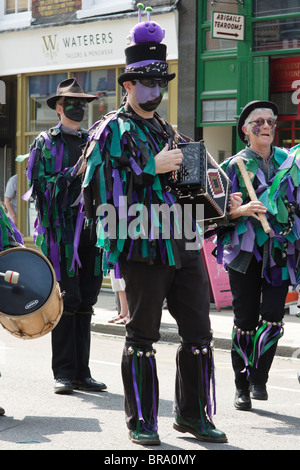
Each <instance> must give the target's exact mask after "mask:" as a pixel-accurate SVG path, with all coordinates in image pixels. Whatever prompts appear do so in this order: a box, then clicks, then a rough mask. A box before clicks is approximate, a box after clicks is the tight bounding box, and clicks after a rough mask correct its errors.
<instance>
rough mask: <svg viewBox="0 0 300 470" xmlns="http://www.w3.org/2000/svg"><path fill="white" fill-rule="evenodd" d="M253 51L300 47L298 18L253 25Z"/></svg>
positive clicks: (299, 22) (299, 21) (299, 20)
mask: <svg viewBox="0 0 300 470" xmlns="http://www.w3.org/2000/svg"><path fill="white" fill-rule="evenodd" d="M253 34H254V38H253V49H254V51H269V50H274V49H298V48H299V47H300V18H299V19H298V18H286V19H279V20H270V21H261V22H259V23H256V24H254V30H253Z"/></svg>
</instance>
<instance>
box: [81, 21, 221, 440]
mask: <svg viewBox="0 0 300 470" xmlns="http://www.w3.org/2000/svg"><path fill="white" fill-rule="evenodd" d="M147 26H149V22H148V23H142V22H141V21H140V22H139V23H138V25H136V27H135V28H134V30H133V32H132V34H131V40H132V42H131V44H130V45H129V47H127V48H126V49H125V55H126V64H127V65H126V70H125V72H124V73H122V74H121V75H120V76H119V79H118V81H119V84H120V85H123V87H124V88H125V90H126V103H125V104H124V105H122V106H121V107H120V108H119V109H118V110H117V111H114V112H112V113H110V114H108V115H107V116H105V117H104V118H103V120H101V121H100V122H99V123H98V125H97V127H95V129H94V132H93V134H92V136H91V139H90V144H89V146H88V147H87V151H86V156H87V170H86V173H85V179H84V182H83V187H84V197H85V207H86V211H87V217H89V214H91V211H90V210H89V203H90V202H91V201H92V200H93V199H95V200H96V205H97V206H98V205H99V207H98V213H99V214H100V211H101V208H103V207H106V208H107V209H108V210H109V209H110V208H111V207H112V206H114V207H115V212H116V213H117V214H116V217H117V220H116V224H112V226H110V225H109V223H108V227H106V222H105V217H101V216H99V222H98V232H97V233H98V244H99V245H100V246H103V248H104V249H105V256H104V270H107V269H109V268H114V271H115V275H116V277H117V278H120V277H123V278H124V280H125V284H126V295H127V301H128V307H129V312H130V320H129V322H128V323H127V324H126V340H125V346H124V350H123V356H122V377H123V384H124V394H125V414H126V423H127V426H128V428H129V438H130V439H131V441H132V442H134V443H136V444H142V445H159V444H160V438H159V435H158V424H157V412H158V401H159V396H158V378H157V373H156V359H155V350H154V349H153V343H154V342H156V341H158V340H159V338H160V333H159V327H160V321H161V313H162V305H163V302H164V299H165V298H167V302H168V309H169V311H170V313H171V315H172V316H173V317H174V318H175V319H176V322H177V324H178V328H179V333H180V336H181V345H180V346H179V348H178V351H177V358H176V384H175V413H176V417H175V421H174V425H173V426H174V428H175V429H176V430H177V431H179V432H183V433H185V432H188V433H191V434H193V435H194V436H195V437H196V439H198V440H200V441H207V442H218V443H223V442H227V438H226V435H225V434H224V433H223V432H222V431H219V430H218V429H216V428H215V426H214V424H213V421H212V416H213V414H214V411H215V407H214V404H213V403H212V400H211V394H210V385H211V384H213V386H214V380H213V377H214V363H213V348H212V332H211V327H210V320H209V289H208V278H207V275H206V272H205V269H204V266H203V262H202V258H201V254H200V252H199V251H197V250H196V251H187V250H186V249H185V242H186V240H185V239H184V238H183V237H182V238H181V239H176V240H175V239H174V238H173V236H172V235H169V236H168V237H165V236H164V235H165V233H163V230H164V228H166V226H165V227H164V226H163V224H162V223H160V221H159V220H157V221H156V220H155V221H154V223H153V224H152V225H151V220H150V212H151V208H153V205H154V204H158V205H161V204H165V205H166V206H167V207H169V208H172V207H174V203H175V200H174V198H173V197H172V195H171V194H170V193H168V191H167V190H166V185H167V182H168V177H169V175H170V172H171V171H174V170H177V169H178V168H179V165H180V163H181V161H182V153H181V151H180V150H179V149H173V150H170V149H169V146H168V141H169V139H171V140H174V141H180V140H181V137H180V136H179V135H178V134H177V133H176V132H175V130H174V129H173V128H172V126H171V125H170V124H169V123H168V122H166V121H164V120H163V119H162V118H161V117H160V116H159V114H158V113H157V112H155V110H156V108H157V107H158V105H159V104H160V102H161V100H162V97H163V94H164V91H165V89H166V88H167V86H168V83H169V81H170V80H172V79H174V77H175V74H169V72H168V65H167V62H166V46H165V45H164V44H162V43H161V40H162V39H163V37H164V31H163V30H162V28H161V27H160V26H159V25H158V24H157V23H154V22H153V21H151V26H152V29H153V31H152V33H151V32H150V31H149V28H147ZM126 202H128V206H127V205H126ZM123 203H124V204H125V205H124V206H123ZM137 206H138V207H139V209H138V210H140V211H143V209H145V213H147V214H148V215H149V219H148V220H144V226H143V227H142V228H138V227H137V228H136V230H135V234H131V232H130V227H129V224H130V220H132V218H131V219H130V217H129V220H127V213H130V212H131V213H132V214H134V213H136V207H137ZM103 214H104V213H103ZM103 214H102V215H103ZM174 216H175V223H174V226H175V225H176V223H177V222H178V220H177V218H176V217H177V216H176V213H174ZM101 218H102V222H103V225H102V224H101ZM147 224H148V227H146V225H147ZM142 225H143V224H142ZM154 225H155V226H154ZM124 226H125V229H124ZM116 227H117V233H116V235H115V236H114V235H113V234H112V232H113V230H114V229H115V228H116ZM143 229H145V233H146V232H147V233H148V236H143V234H142V233H141V232H142V231H143ZM139 230H140V236H138V232H139ZM155 230H157V232H158V233H159V235H158V236H157V237H156V238H154V237H153V232H154V231H155ZM128 234H131V235H132V236H130V235H128ZM151 234H152V235H151ZM213 389H214V388H213ZM212 395H214V394H212ZM213 398H214V397H213Z"/></svg>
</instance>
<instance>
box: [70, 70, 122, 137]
mask: <svg viewBox="0 0 300 470" xmlns="http://www.w3.org/2000/svg"><path fill="white" fill-rule="evenodd" d="M74 77H76V79H77V81H78V82H79V83H80V85H81V86H82V88H83V89H84V91H85V92H86V93H90V94H92V95H95V96H97V97H98V99H97V100H95V101H92V102H91V103H89V105H88V109H87V110H86V113H85V117H84V121H83V122H82V124H81V125H82V127H83V128H85V129H89V128H90V127H91V126H92V125H93V124H94V123H95V122H97V121H99V119H101V118H102V116H104V114H106V113H108V112H109V111H112V110H114V109H115V108H116V70H115V69H103V70H95V71H91V72H76V73H74Z"/></svg>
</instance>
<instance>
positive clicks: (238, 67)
mask: <svg viewBox="0 0 300 470" xmlns="http://www.w3.org/2000/svg"><path fill="white" fill-rule="evenodd" d="M184 5H185V7H184ZM299 6H300V4H299V0H272V1H270V0H230V1H211V0H203V1H197V0H195V1H190V0H189V2H187V3H185V2H182V8H181V11H180V15H179V18H180V20H179V62H178V63H179V70H178V76H179V84H180V86H179V90H181V85H182V84H184V85H185V87H186V88H185V89H184V90H183V92H182V94H181V92H179V94H178V109H179V113H178V128H179V129H181V130H182V131H183V132H184V133H187V134H188V133H189V132H190V131H191V128H192V126H193V129H194V134H193V137H194V138H195V139H200V138H203V139H204V141H205V143H206V146H207V147H208V149H209V151H210V153H211V154H212V155H213V156H214V157H215V159H216V160H217V161H222V160H223V159H224V158H225V157H228V156H230V155H233V154H235V153H236V152H237V151H238V150H240V149H241V147H242V146H243V144H242V143H241V142H240V140H239V139H238V138H237V134H236V123H237V117H238V116H239V114H240V112H241V110H242V108H243V107H244V106H245V104H247V103H248V102H249V101H252V100H257V99H267V100H268V99H270V100H272V101H274V102H276V104H277V105H278V106H279V110H280V116H279V119H278V126H277V133H276V144H277V145H279V146H284V147H291V146H293V145H295V144H297V143H299V142H300V109H299V102H300V8H299ZM195 18H197V20H196V21H195ZM183 38H185V39H183ZM188 51H189V53H188Z"/></svg>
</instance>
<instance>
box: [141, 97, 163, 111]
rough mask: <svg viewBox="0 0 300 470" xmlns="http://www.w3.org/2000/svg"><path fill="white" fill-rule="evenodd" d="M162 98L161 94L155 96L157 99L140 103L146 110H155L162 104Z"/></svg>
mask: <svg viewBox="0 0 300 470" xmlns="http://www.w3.org/2000/svg"><path fill="white" fill-rule="evenodd" d="M162 98H163V97H162V95H159V97H158V98H155V100H152V101H147V103H139V106H140V108H141V109H143V110H144V111H155V110H156V108H157V107H158V106H159V105H160V103H161V100H162Z"/></svg>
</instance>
